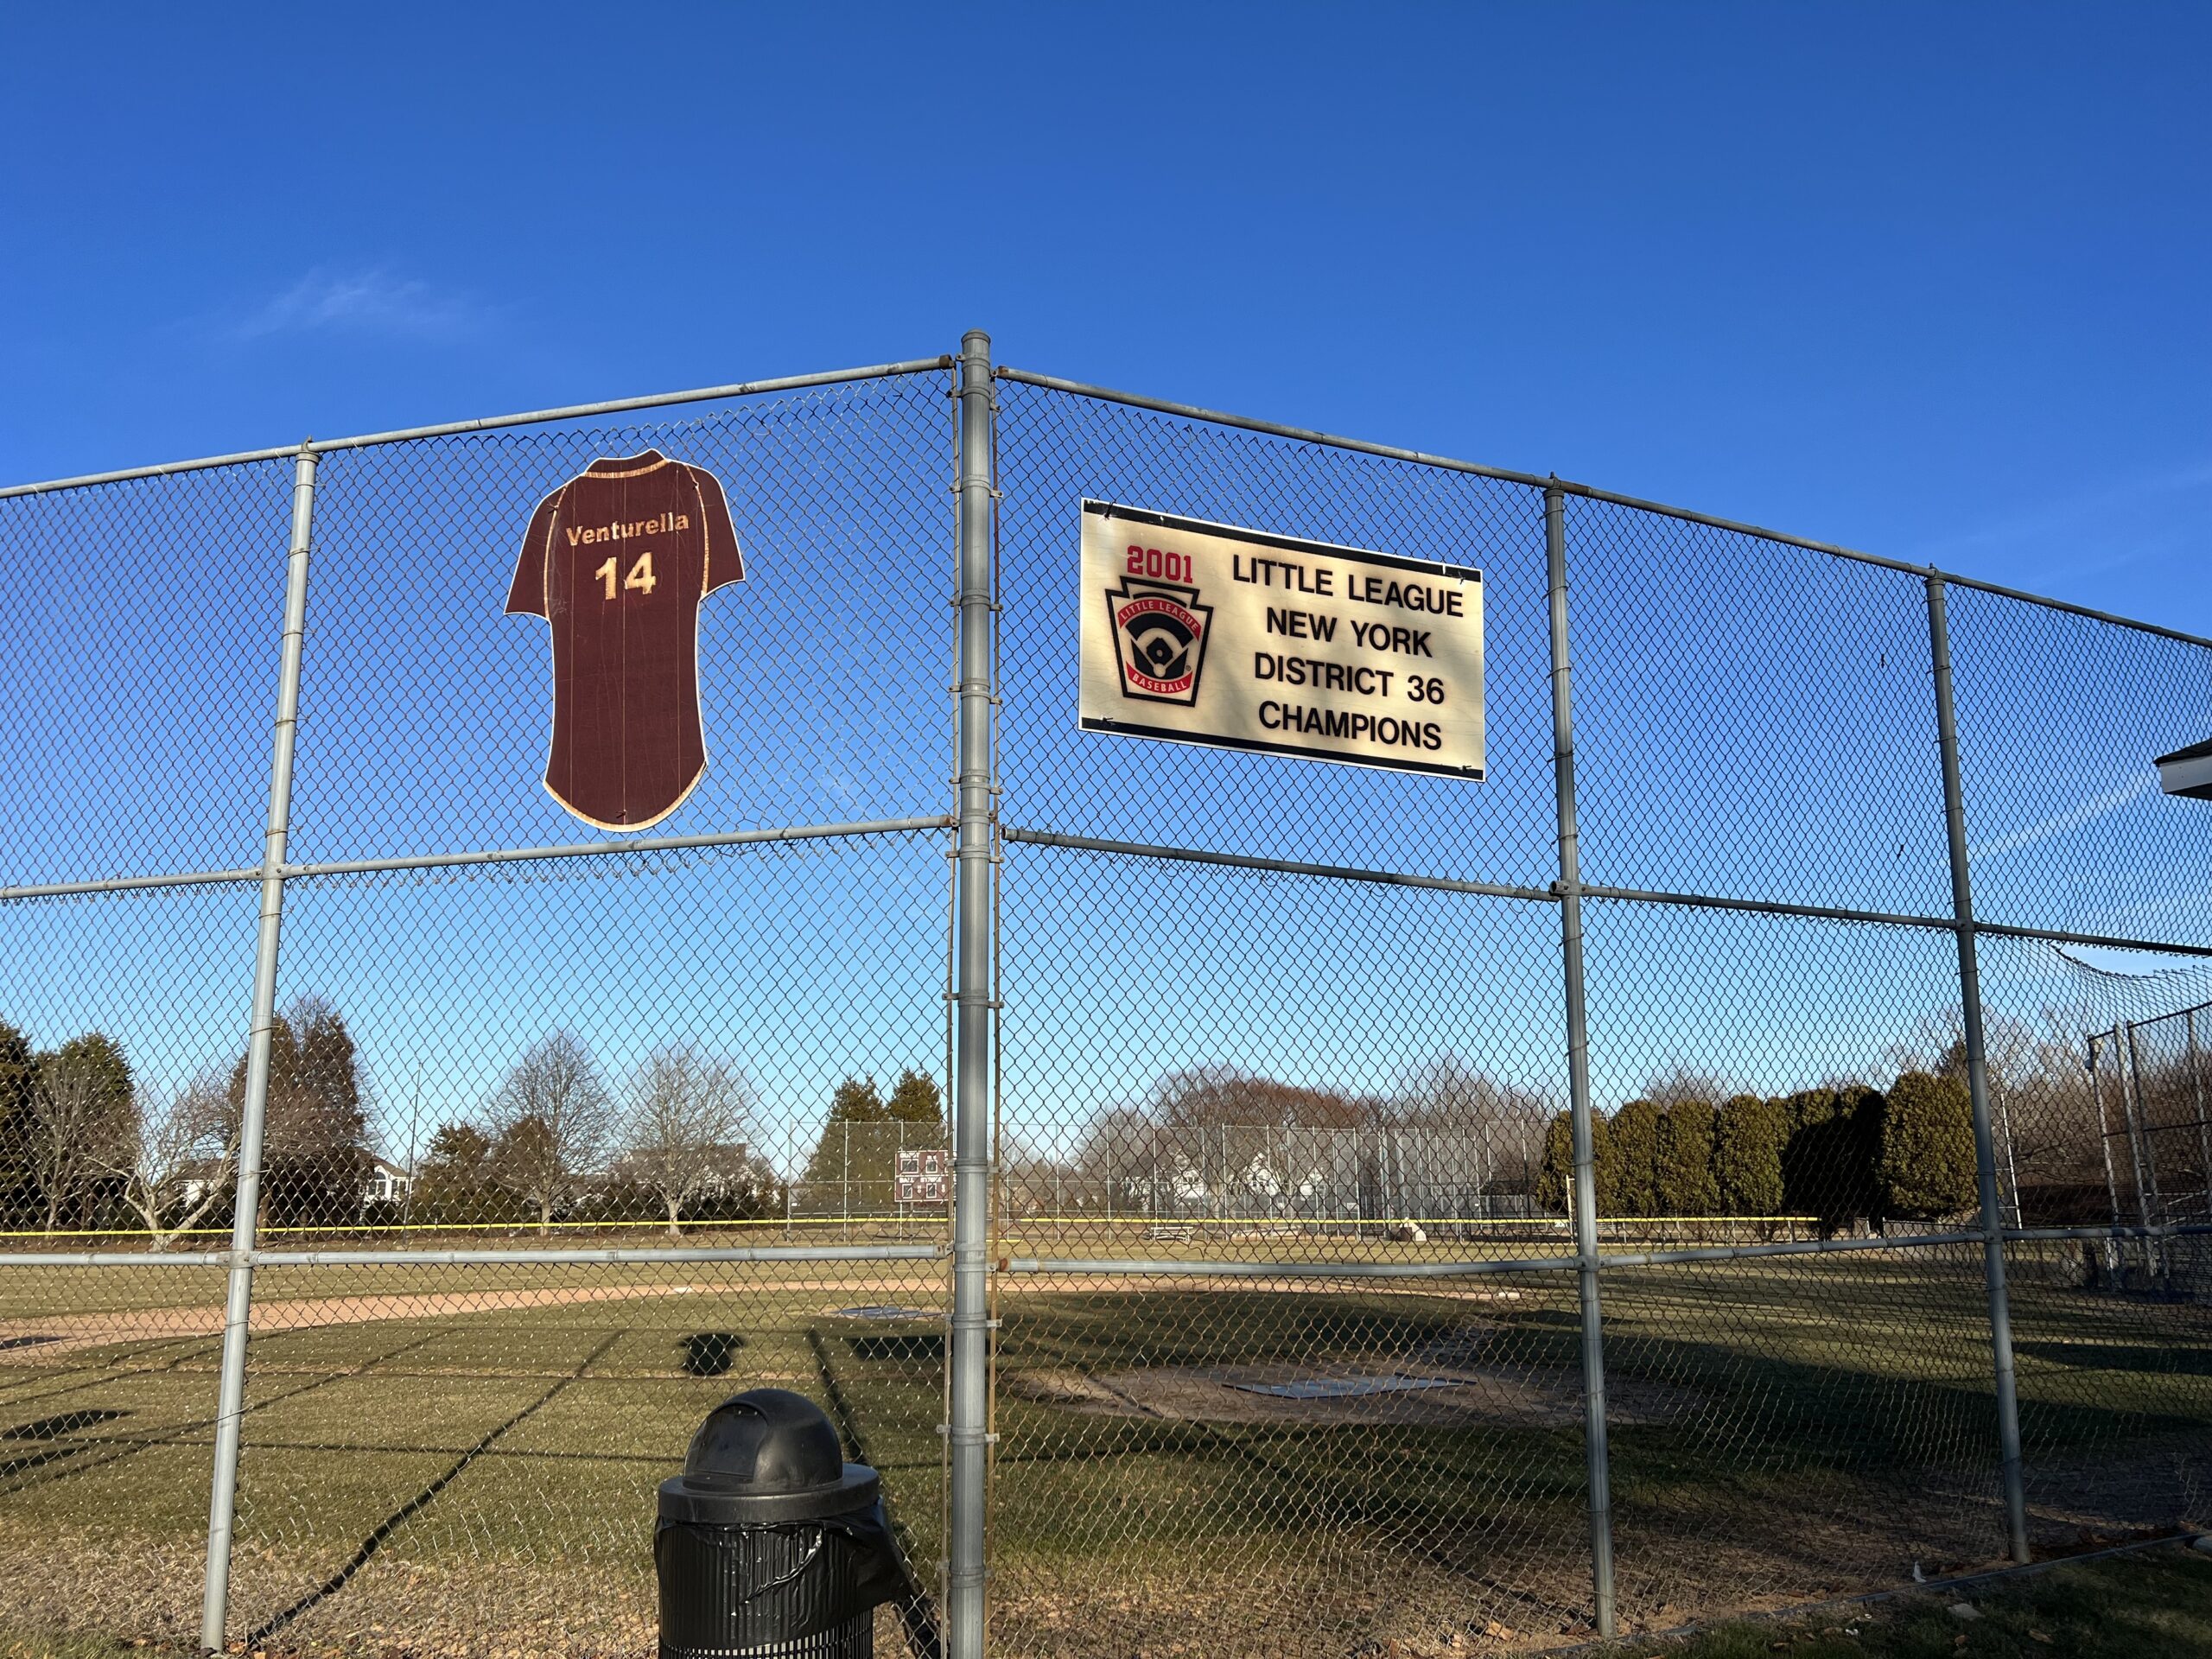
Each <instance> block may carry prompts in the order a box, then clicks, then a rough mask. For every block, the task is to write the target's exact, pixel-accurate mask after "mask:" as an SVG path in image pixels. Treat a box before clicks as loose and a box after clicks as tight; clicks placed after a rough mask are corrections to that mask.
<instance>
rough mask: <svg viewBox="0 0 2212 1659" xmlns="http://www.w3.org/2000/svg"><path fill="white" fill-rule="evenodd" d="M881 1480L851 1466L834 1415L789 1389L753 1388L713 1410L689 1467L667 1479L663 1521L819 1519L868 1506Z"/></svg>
mask: <svg viewBox="0 0 2212 1659" xmlns="http://www.w3.org/2000/svg"><path fill="white" fill-rule="evenodd" d="M880 1484H881V1483H880V1481H879V1480H878V1479H877V1478H876V1472H875V1471H874V1470H873V1469H871V1468H869V1467H868V1465H866V1464H861V1463H847V1462H846V1461H845V1453H844V1448H843V1447H842V1446H841V1445H840V1444H839V1443H838V1440H837V1431H836V1428H834V1427H831V1426H830V1422H829V1417H828V1415H827V1414H825V1413H824V1412H823V1409H822V1408H821V1407H819V1406H817V1405H816V1404H815V1403H814V1402H813V1401H811V1400H810V1399H808V1398H807V1397H806V1396H805V1395H803V1394H793V1393H792V1392H791V1390H790V1389H747V1390H746V1391H745V1392H744V1393H743V1394H738V1395H731V1396H730V1397H729V1398H728V1399H727V1400H725V1401H723V1402H721V1404H720V1405H719V1406H716V1407H715V1408H714V1409H713V1410H712V1411H710V1412H709V1413H708V1414H707V1421H705V1422H703V1423H702V1424H700V1425H699V1432H698V1433H696V1434H694V1435H693V1436H692V1437H691V1449H690V1452H687V1453H686V1454H685V1455H684V1459H683V1473H682V1474H680V1475H677V1476H675V1477H674V1478H671V1479H668V1480H664V1481H663V1482H661V1484H660V1518H661V1519H662V1520H664V1521H704V1522H711V1523H715V1524H719V1525H723V1526H741V1525H750V1526H762V1525H771V1524H773V1523H775V1522H782V1521H817V1520H820V1519H821V1518H822V1517H823V1516H830V1515H847V1514H850V1513H851V1512H852V1511H854V1510H865V1509H867V1508H868V1506H869V1505H870V1504H872V1503H874V1502H875V1499H876V1494H877V1491H878V1490H879V1489H880Z"/></svg>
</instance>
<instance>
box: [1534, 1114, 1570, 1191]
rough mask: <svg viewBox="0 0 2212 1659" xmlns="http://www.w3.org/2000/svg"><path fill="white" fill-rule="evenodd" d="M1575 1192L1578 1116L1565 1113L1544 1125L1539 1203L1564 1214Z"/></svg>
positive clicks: (1538, 1185) (1538, 1179) (1537, 1184)
mask: <svg viewBox="0 0 2212 1659" xmlns="http://www.w3.org/2000/svg"><path fill="white" fill-rule="evenodd" d="M1573 1192H1574V1115H1573V1113H1572V1112H1561V1113H1560V1114H1559V1115H1558V1116H1556V1117H1554V1118H1553V1119H1552V1121H1551V1122H1549V1123H1548V1124H1547V1125H1546V1126H1545V1128H1544V1161H1543V1164H1542V1166H1541V1167H1540V1168H1539V1169H1538V1170H1537V1172H1536V1202H1537V1203H1538V1204H1540V1205H1543V1207H1544V1208H1545V1209H1547V1210H1548V1211H1551V1212H1552V1213H1553V1214H1554V1215H1561V1216H1563V1215H1565V1214H1567V1199H1568V1198H1569V1197H1570V1196H1572V1194H1573Z"/></svg>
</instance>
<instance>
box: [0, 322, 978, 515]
mask: <svg viewBox="0 0 2212 1659" xmlns="http://www.w3.org/2000/svg"><path fill="white" fill-rule="evenodd" d="M952 362H953V359H952V358H951V357H950V355H946V356H941V357H918V358H910V359H907V360H906V361H905V362H903V363H875V364H871V365H868V366H867V367H865V368H858V369H830V370H828V371H826V372H823V373H820V374H787V375H784V376H781V377H779V378H775V379H770V380H743V381H739V382H737V383H735V384H734V385H727V386H698V387H695V388H693V389H692V390H690V391H658V392H652V393H650V394H648V395H647V396H645V397H614V398H610V399H608V400H607V401H606V402H603V403H597V404H568V405H567V406H565V407H563V408H560V409H533V410H525V411H524V412H523V413H521V414H518V415H487V416H483V417H482V418H480V419H478V420H473V421H446V422H442V423H439V424H437V425H435V426H410V427H401V428H397V429H394V430H392V431H390V432H365V433H363V434H361V435H359V436H358V437H351V438H321V439H316V438H309V439H308V440H307V441H306V442H303V443H288V444H282V445H279V446H277V448H270V449H241V450H238V451H237V452H236V453H235V454H227V455H202V456H200V457H199V458H198V459H197V460H194V461H165V462H163V463H162V464H161V465H159V466H155V467H123V468H121V469H119V470H118V471H115V472H110V473H85V474H79V476H77V477H75V478H54V479H48V480H45V481H44V482H42V483H36V484H13V485H10V486H7V487H5V488H0V501H4V500H6V499H9V498H10V497H11V496H19V495H44V494H48V493H52V492H54V491H56V490H74V489H82V488H84V487H86V486H89V485H93V484H124V483H128V482H130V480H134V479H141V478H166V477H168V476H170V475H172V474H177V473H200V472H207V471H208V470H210V469H212V468H213V467H240V466H245V465H246V464H247V463H249V462H251V461H282V460H284V459H286V458H287V457H290V456H297V455H301V454H314V455H322V454H331V453H332V452H333V451H335V450H340V449H367V448H373V447H375V446H376V445H378V444H385V443H404V442H408V441H409V440H410V439H415V438H449V437H454V436H457V435H460V434H462V433H466V432H491V431H496V430H498V429H501V428H503V427H510V426H542V425H543V424H544V423H547V422H549V421H574V420H582V419H584V418H586V417H587V416H594V415H621V414H626V413H628V412H629V411H631V410H639V409H659V408H663V407H665V406H667V405H670V404H698V403H705V402H708V401H709V400H711V399H715V398H721V397H757V396H759V395H760V394H762V393H764V392H776V391H804V390H805V389H806V388H808V387H810V386H834V385H843V384H845V383H846V382H848V381H853V380H881V379H888V378H891V377H892V376H894V375H901V374H928V373H931V372H935V371H937V370H940V369H949V368H950V367H951V366H952Z"/></svg>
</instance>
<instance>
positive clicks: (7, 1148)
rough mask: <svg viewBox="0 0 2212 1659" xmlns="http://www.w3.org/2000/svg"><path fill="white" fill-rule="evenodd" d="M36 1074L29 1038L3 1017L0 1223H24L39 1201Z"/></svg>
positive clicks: (0, 1042) (0, 1033)
mask: <svg viewBox="0 0 2212 1659" xmlns="http://www.w3.org/2000/svg"><path fill="white" fill-rule="evenodd" d="M36 1077H37V1069H36V1066H35V1063H34V1060H33V1057H32V1054H31V1046H30V1044H29V1041H28V1040H27V1039H25V1038H24V1036H23V1033H22V1032H20V1031H18V1030H16V1027H13V1026H11V1025H10V1024H8V1023H7V1021H5V1020H0V1226H7V1227H20V1226H22V1225H23V1224H25V1223H27V1222H29V1221H30V1220H31V1219H33V1218H34V1211H35V1208H36V1206H37V1204H38V1184H37V1182H36V1181H35V1179H33V1178H32V1173H31V1146H32V1137H33V1132H34V1130H35V1128H36V1124H35V1120H34V1119H33V1117H32V1116H31V1086H32V1084H33V1082H34V1081H35V1078H36Z"/></svg>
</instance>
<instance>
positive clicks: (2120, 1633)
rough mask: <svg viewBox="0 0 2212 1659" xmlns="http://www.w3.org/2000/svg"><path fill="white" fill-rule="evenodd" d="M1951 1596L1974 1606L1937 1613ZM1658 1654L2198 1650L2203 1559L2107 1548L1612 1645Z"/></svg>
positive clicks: (2205, 1640)
mask: <svg viewBox="0 0 2212 1659" xmlns="http://www.w3.org/2000/svg"><path fill="white" fill-rule="evenodd" d="M1961 1599H1963V1600H1965V1601H1967V1602H1968V1603H1969V1604H1970V1605H1972V1606H1973V1607H1974V1609H1975V1610H1976V1611H1978V1612H1979V1613H1980V1615H1981V1617H1980V1618H1976V1619H1974V1620H1971V1621H1966V1620H1961V1619H1960V1618H1957V1617H1955V1616H1954V1615H1953V1614H1952V1613H1951V1612H1949V1611H1948V1606H1949V1605H1950V1603H1951V1602H1953V1601H1955V1600H1961ZM1613 1651H1614V1652H1615V1654H1617V1655H1621V1656H1626V1655H1638V1654H1649V1653H1652V1652H1655V1651H1656V1652H1658V1653H1661V1654H1663V1655H1665V1656H1666V1659H1768V1656H1770V1655H1771V1654H1773V1653H1776V1652H1777V1651H1779V1652H1783V1653H1786V1654H1789V1655H1790V1656H1791V1659H1845V1656H1847V1655H1849V1656H1853V1659H1955V1656H1963V1659H2051V1656H2071V1659H2202V1656H2203V1655H2205V1654H2208V1653H2212V1557H2208V1556H2204V1555H2201V1554H2196V1553H2195V1552H2194V1551H2190V1550H2186V1549H2183V1548H2178V1547H2168V1548H2160V1549H2154V1550H2145V1551H2142V1552H2139V1553H2136V1554H2127V1555H2120V1556H2110V1557H2107V1558H2106V1559H2104V1560H2097V1561H2088V1562H2084V1563H2082V1564H2081V1565H2079V1566H2074V1567H2056V1568H2054V1569H2052V1570H2051V1571H2050V1572H2047V1573H2031V1574H2028V1575H2025V1576H2024V1577H2021V1578H2018V1579H2012V1580H2002V1581H2000V1582H1999V1583H1997V1584H1994V1585H1983V1586H1974V1587H1972V1588H1969V1589H1967V1590H1964V1591H1961V1592H1953V1593H1950V1594H1944V1595H1939V1596H1937V1597H1936V1598H1933V1599H1929V1598H1917V1597H1916V1598H1914V1599H1911V1600H1910V1601H1909V1602H1901V1603H1897V1604H1891V1605H1886V1606H1882V1605H1875V1606H1869V1607H1866V1608H1864V1609H1859V1610H1855V1611H1854V1612H1853V1616H1852V1617H1850V1618H1845V1617H1842V1616H1840V1615H1838V1614H1833V1613H1831V1614H1828V1615H1826V1616H1824V1617H1822V1618H1817V1619H1813V1620H1809V1621H1805V1622H1802V1623H1801V1622H1794V1621H1793V1622H1789V1623H1767V1622H1758V1623H1749V1622H1747V1623H1744V1624H1734V1625H1731V1626H1728V1627H1726V1628H1724V1629H1721V1630H1713V1631H1712V1632H1710V1633H1708V1634H1706V1635H1702V1636H1699V1637H1693V1638H1691V1639H1690V1640H1688V1641H1685V1642H1680V1643H1665V1644H1663V1645H1655V1644H1654V1643H1649V1642H1644V1643H1636V1642H1627V1643H1620V1644H1618V1646H1617V1647H1616V1648H1615V1649H1613Z"/></svg>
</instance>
